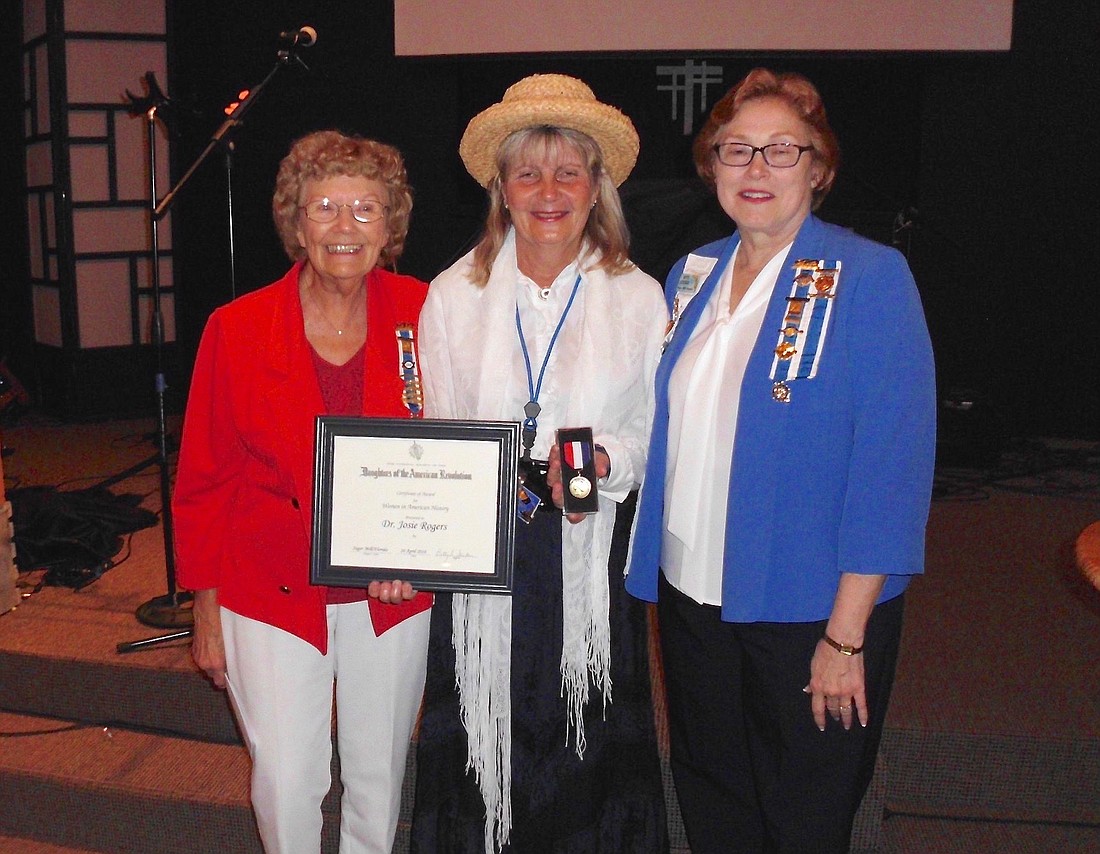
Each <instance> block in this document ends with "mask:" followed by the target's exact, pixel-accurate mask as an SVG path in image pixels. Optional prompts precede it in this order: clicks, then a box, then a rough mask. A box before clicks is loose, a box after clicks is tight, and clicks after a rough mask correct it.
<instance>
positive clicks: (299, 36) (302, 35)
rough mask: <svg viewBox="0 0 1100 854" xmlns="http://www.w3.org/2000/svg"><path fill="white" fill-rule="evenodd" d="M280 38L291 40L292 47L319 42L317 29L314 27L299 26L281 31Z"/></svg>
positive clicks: (309, 45) (281, 39) (307, 45)
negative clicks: (295, 28)
mask: <svg viewBox="0 0 1100 854" xmlns="http://www.w3.org/2000/svg"><path fill="white" fill-rule="evenodd" d="M279 40H280V41H285V42H289V43H290V46H291V47H312V46H313V45H315V44H316V43H317V31H316V30H315V29H313V27H299V28H298V29H297V30H287V31H286V32H285V33H279Z"/></svg>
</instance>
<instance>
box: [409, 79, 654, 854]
mask: <svg viewBox="0 0 1100 854" xmlns="http://www.w3.org/2000/svg"><path fill="white" fill-rule="evenodd" d="M459 153H460V155H461V156H462V160H463V162H464V163H465V165H466V168H467V170H468V171H469V172H470V174H471V175H472V176H473V177H474V178H475V179H476V180H477V181H478V183H480V184H481V185H482V186H484V187H485V188H486V189H487V190H488V193H489V212H488V218H487V221H486V224H485V231H484V234H483V236H482V238H481V240H480V242H479V243H478V245H477V246H476V247H475V248H474V249H473V250H472V251H471V252H470V253H469V254H467V255H466V256H465V257H463V258H462V259H461V260H459V261H458V262H457V263H456V264H454V265H453V266H452V267H451V268H450V269H448V270H446V271H444V272H443V273H442V274H440V275H439V276H438V277H437V278H436V279H435V281H434V282H433V283H432V285H431V288H430V291H429V296H428V300H427V303H426V304H425V308H424V311H423V314H422V315H421V341H422V342H423V343H422V345H421V362H422V369H423V371H424V382H425V386H426V388H425V393H426V399H427V400H428V401H429V404H428V406H429V408H428V414H429V415H430V416H432V417H437V418H438V417H442V418H460V419H502V420H513V421H523V428H524V429H523V445H524V450H523V460H522V462H521V469H522V471H523V472H524V483H523V488H524V491H525V492H530V493H535V494H536V495H538V496H539V497H540V498H541V499H542V501H543V506H542V509H538V510H537V511H535V512H534V513H533V515H532V513H531V511H530V510H528V512H527V513H526V514H525V515H524V517H523V519H522V521H519V522H518V523H517V526H516V527H517V533H516V557H515V573H514V587H513V592H512V595H511V596H510V597H509V596H477V595H462V594H456V595H454V596H453V597H445V596H441V597H440V598H439V601H438V603H437V605H436V607H435V609H434V613H433V617H432V630H431V649H430V654H429V664H428V669H429V673H428V683H427V690H426V694H425V703H424V712H423V719H422V724H421V730H420V742H419V751H418V773H417V792H416V812H415V815H414V818H413V833H412V837H413V841H412V844H413V850H414V851H420V852H431V854H440V853H441V852H459V851H469V852H481V851H483V850H484V851H489V852H491V851H494V850H497V849H501V848H504V849H505V850H508V851H513V852H520V851H577V852H580V851H583V852H597V851H608V852H620V851H632V852H637V851H642V852H646V851H661V850H666V849H667V839H666V826H665V812H664V801H663V796H662V788H661V780H660V771H659V764H658V759H657V750H656V741H655V736H654V729H653V715H652V706H651V702H650V694H649V672H648V659H647V642H646V621H645V611H644V610H643V608H641V607H639V605H640V603H638V602H632V601H631V600H630V597H629V596H626V595H625V593H624V591H623V585H622V570H623V566H624V563H625V559H626V547H627V537H628V532H629V529H630V524H631V520H632V517H633V508H634V498H635V490H636V488H637V486H638V479H639V475H640V473H641V472H642V471H643V470H644V468H645V448H646V445H647V442H648V436H649V427H650V420H651V417H652V410H653V397H652V385H653V376H654V373H655V370H656V365H657V360H658V356H659V353H660V347H661V341H662V338H663V335H664V330H665V325H666V322H667V314H666V309H665V306H664V302H663V300H662V297H661V292H660V287H659V286H658V285H657V283H656V282H655V281H654V280H653V279H651V278H650V277H649V276H647V275H645V274H644V273H642V272H641V271H640V270H638V269H637V268H636V267H635V266H634V265H633V264H632V263H631V262H630V260H629V258H628V256H627V245H628V239H629V238H628V234H627V230H626V224H625V222H624V219H623V214H622V208H621V206H620V203H619V196H618V192H617V190H616V187H617V185H618V184H620V183H621V182H622V181H623V180H624V179H625V178H626V176H627V175H628V174H629V173H630V170H631V169H632V168H633V166H634V162H635V159H636V158H637V154H638V136H637V133H636V132H635V130H634V127H633V125H632V124H631V122H630V120H629V119H628V118H627V117H626V116H625V115H623V114H622V113H621V112H619V111H618V110H617V109H615V108H613V107H610V106H607V105H606V104H602V103H600V102H599V101H597V100H596V98H595V96H594V95H593V93H592V90H591V89H589V88H588V86H586V85H585V84H584V83H582V82H581V81H579V80H576V79H573V78H571V77H565V76H562V75H557V74H546V75H534V76H532V77H528V78H525V79H524V80H521V81H519V82H518V83H516V84H515V85H513V86H512V87H511V88H509V89H508V91H507V92H506V93H505V95H504V98H503V100H502V101H501V102H500V103H498V104H494V105H493V106H491V107H489V108H488V109H486V110H485V111H483V112H482V113H480V114H479V115H477V116H475V117H474V119H473V120H472V121H471V122H470V124H469V126H468V127H467V128H466V132H465V134H464V135H463V137H462V142H461V145H460V148H459ZM580 426H589V427H591V428H592V431H593V434H594V438H595V451H594V460H595V469H596V474H597V476H598V478H599V479H598V482H597V491H598V504H599V511H598V512H596V513H594V514H591V515H588V516H569V517H566V518H563V517H562V515H561V513H560V512H555V506H554V505H556V506H557V507H560V506H561V500H562V487H561V467H560V462H559V460H558V454H557V450H556V446H555V441H554V436H555V430H556V429H557V428H558V427H580Z"/></svg>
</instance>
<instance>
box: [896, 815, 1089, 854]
mask: <svg viewBox="0 0 1100 854" xmlns="http://www.w3.org/2000/svg"><path fill="white" fill-rule="evenodd" d="M882 835H883V848H882V854H984V852H998V854H1009V852H1011V854H1051V853H1052V852H1058V854H1096V852H1097V851H1100V828H1097V827H1080V826H1074V825H1064V824H1023V823H1012V822H982V821H961V820H950V819H930V818H921V817H916V816H904V815H887V816H886V820H885V821H884V822H883V826H882Z"/></svg>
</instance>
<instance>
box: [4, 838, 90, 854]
mask: <svg viewBox="0 0 1100 854" xmlns="http://www.w3.org/2000/svg"><path fill="white" fill-rule="evenodd" d="M0 854H99V852H98V851H94V850H93V849H91V848H70V847H69V846H67V845H52V844H51V843H49V842H38V841H36V840H34V839H26V838H23V837H16V836H5V835H4V834H3V833H0Z"/></svg>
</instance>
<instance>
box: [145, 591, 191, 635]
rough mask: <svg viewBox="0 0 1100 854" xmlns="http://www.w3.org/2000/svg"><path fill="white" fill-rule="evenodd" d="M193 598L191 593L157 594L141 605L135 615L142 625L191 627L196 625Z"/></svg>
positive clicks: (163, 627)
mask: <svg viewBox="0 0 1100 854" xmlns="http://www.w3.org/2000/svg"><path fill="white" fill-rule="evenodd" d="M191 598H192V597H191V594H190V593H177V594H175V595H168V596H157V597H155V598H153V599H150V600H149V601H148V602H145V603H143V604H141V605H139V606H138V608H137V610H136V611H135V612H134V615H135V616H136V617H137V618H138V622H139V623H141V624H142V625H146V626H152V627H153V628H156V629H189V628H191V626H192V625H194V619H193V617H192V615H191Z"/></svg>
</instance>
